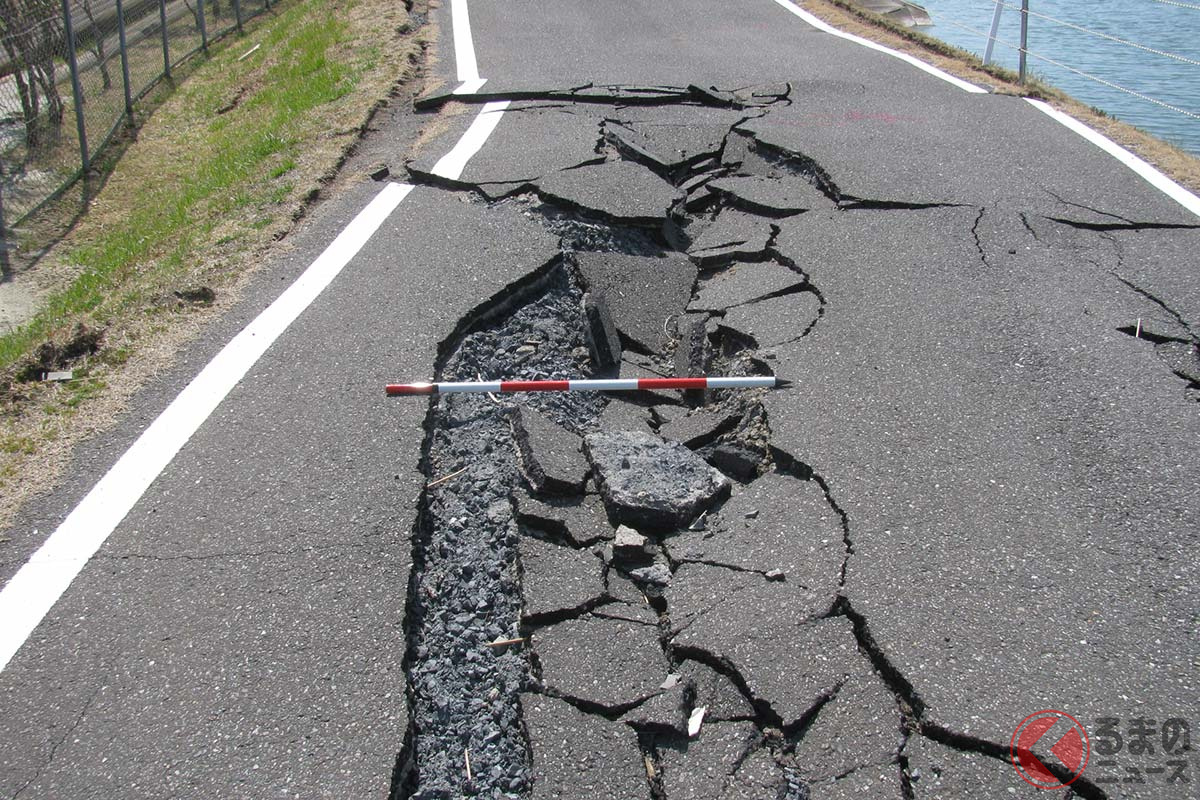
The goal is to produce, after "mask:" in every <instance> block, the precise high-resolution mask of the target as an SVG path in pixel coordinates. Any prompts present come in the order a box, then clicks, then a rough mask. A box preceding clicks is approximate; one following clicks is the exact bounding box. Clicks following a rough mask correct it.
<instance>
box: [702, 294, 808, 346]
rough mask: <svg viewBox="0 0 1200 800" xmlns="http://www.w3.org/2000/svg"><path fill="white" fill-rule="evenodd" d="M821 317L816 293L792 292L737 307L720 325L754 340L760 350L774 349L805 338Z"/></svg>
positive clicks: (728, 312) (726, 314) (730, 311)
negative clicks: (762, 348) (776, 346)
mask: <svg viewBox="0 0 1200 800" xmlns="http://www.w3.org/2000/svg"><path fill="white" fill-rule="evenodd" d="M820 314H821V298H820V297H819V296H818V295H817V294H815V293H814V292H792V293H790V294H785V295H780V296H778V297H770V298H767V299H765V300H759V301H756V302H752V303H747V304H745V305H740V306H735V307H734V308H731V309H729V310H728V311H727V312H725V316H724V317H722V318H721V324H722V325H724V326H726V327H729V328H733V329H734V330H736V331H738V332H739V333H742V334H745V335H747V336H750V337H752V338H753V339H754V341H755V342H756V343H757V344H758V346H759V347H773V346H775V345H779V344H783V343H784V342H790V341H795V340H796V339H800V338H802V337H803V336H804V335H805V333H807V332H808V330H809V329H811V328H812V326H813V325H815V324H816V322H817V318H818V317H819V316H820Z"/></svg>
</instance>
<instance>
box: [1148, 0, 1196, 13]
mask: <svg viewBox="0 0 1200 800" xmlns="http://www.w3.org/2000/svg"><path fill="white" fill-rule="evenodd" d="M1153 2H1155V3H1162V4H1163V5H1164V6H1178V7H1179V8H1190V9H1192V10H1193V11H1200V6H1198V5H1196V4H1195V3H1181V2H1180V1H1179V0H1153Z"/></svg>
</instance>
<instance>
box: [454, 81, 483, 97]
mask: <svg viewBox="0 0 1200 800" xmlns="http://www.w3.org/2000/svg"><path fill="white" fill-rule="evenodd" d="M485 83H487V78H477V79H476V80H473V81H467V82H466V83H464V84H463V85H462V86H459V87H458V88H457V89H455V90H454V91H453V92H452V94H475V93H476V92H478V91H479V90H480V89H482V88H483V85H484V84H485Z"/></svg>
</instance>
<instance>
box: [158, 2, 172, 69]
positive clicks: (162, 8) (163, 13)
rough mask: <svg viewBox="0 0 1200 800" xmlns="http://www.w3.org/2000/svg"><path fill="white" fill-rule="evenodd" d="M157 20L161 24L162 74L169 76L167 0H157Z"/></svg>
mask: <svg viewBox="0 0 1200 800" xmlns="http://www.w3.org/2000/svg"><path fill="white" fill-rule="evenodd" d="M158 20H159V22H160V23H161V24H162V40H163V75H166V76H167V77H168V78H170V77H171V51H170V49H169V47H168V45H167V0H158Z"/></svg>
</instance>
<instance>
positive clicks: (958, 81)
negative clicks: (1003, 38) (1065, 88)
mask: <svg viewBox="0 0 1200 800" xmlns="http://www.w3.org/2000/svg"><path fill="white" fill-rule="evenodd" d="M775 2H776V3H777V4H778V5H780V6H783V7H784V8H786V9H787V10H788V11H790V12H792V13H793V14H795V15H796V16H797V17H799V18H800V19H802V20H804V21H805V22H807V23H808V24H809V25H812V26H813V27H814V28H816V29H817V30H821V31H824V32H825V33H829V34H832V35H834V36H837V37H839V38H841V39H846V40H848V41H851V42H854V43H855V44H861V45H862V46H863V47H869V48H871V49H872V50H878V51H879V52H881V53H887V54H888V55H889V56H892V57H894V58H898V59H900V60H901V61H905V62H907V63H909V64H912V65H913V66H914V67H916V68H917V69H919V70H921V71H922V72H928V73H929V74H930V75H932V76H934V77H935V78H941V79H942V80H944V81H946V82H947V83H952V84H954V85H955V86H957V87H958V88H960V89H962V90H963V91H964V92H971V93H972V94H987V89H984V88H982V87H980V86H976V85H975V84H973V83H968V82H966V81H964V80H963V79H962V78H956V77H954V76H953V75H951V74H950V73H948V72H943V71H942V70H940V69H938V68H937V67H935V66H933V65H932V64H926V63H925V62H924V61H922V60H921V59H919V58H916V57H914V56H910V55H909V54H908V53H901V52H900V51H899V50H893V49H892V48H890V47H884V46H883V45H881V44H879V43H878V42H872V41H871V40H870V39H864V38H862V37H861V36H855V35H854V34H852V33H846V32H845V31H840V30H838V29H837V28H835V27H833V26H832V25H830V24H829V23H828V22H825V21H824V20H822V19H820V18H818V17H815V16H813V15H812V14H810V13H808V12H807V11H805V10H804V9H802V8H799V7H797V6H796V5H795V4H794V3H792V2H791V0H775Z"/></svg>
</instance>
